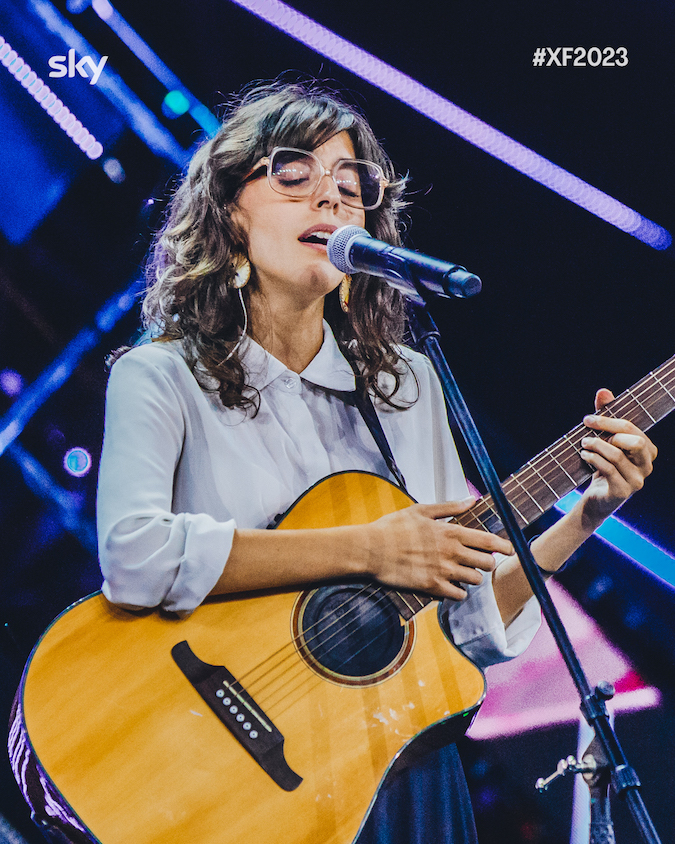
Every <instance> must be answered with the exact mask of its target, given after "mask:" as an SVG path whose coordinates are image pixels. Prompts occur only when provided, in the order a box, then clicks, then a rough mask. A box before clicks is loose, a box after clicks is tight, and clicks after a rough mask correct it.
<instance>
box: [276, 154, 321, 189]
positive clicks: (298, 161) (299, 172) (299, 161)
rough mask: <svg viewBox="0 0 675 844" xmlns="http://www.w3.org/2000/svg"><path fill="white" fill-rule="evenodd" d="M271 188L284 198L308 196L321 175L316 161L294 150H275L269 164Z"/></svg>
mask: <svg viewBox="0 0 675 844" xmlns="http://www.w3.org/2000/svg"><path fill="white" fill-rule="evenodd" d="M270 178H271V180H272V187H273V188H274V189H275V190H276V191H278V192H279V193H283V194H286V196H308V195H309V194H310V193H312V191H313V190H314V188H315V187H316V185H317V181H318V179H320V178H321V174H320V172H319V169H318V167H317V163H316V161H315V160H314V159H313V158H312V156H311V155H308V154H307V153H306V152H302V151H301V150H295V149H279V150H275V152H274V155H273V156H272V161H271V163H270Z"/></svg>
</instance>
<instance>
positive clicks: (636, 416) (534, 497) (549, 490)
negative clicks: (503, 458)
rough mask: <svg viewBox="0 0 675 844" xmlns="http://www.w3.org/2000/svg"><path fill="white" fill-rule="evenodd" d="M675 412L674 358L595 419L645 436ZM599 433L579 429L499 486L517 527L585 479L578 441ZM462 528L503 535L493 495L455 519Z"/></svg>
mask: <svg viewBox="0 0 675 844" xmlns="http://www.w3.org/2000/svg"><path fill="white" fill-rule="evenodd" d="M674 408H675V356H673V357H672V358H670V359H669V360H667V361H666V362H665V363H664V364H662V365H661V366H660V367H658V369H655V370H654V371H653V372H650V373H649V375H646V376H645V377H644V378H642V379H641V380H640V381H638V382H637V384H634V385H633V386H632V387H630V388H629V389H628V390H626V391H625V392H623V393H621V395H620V396H618V397H617V398H616V399H614V401H612V402H610V403H609V404H608V405H605V407H603V409H602V410H601V411H600V413H599V414H598V415H600V416H614V417H616V418H619V419H627V420H628V421H629V422H632V423H633V424H634V425H636V426H637V427H638V428H639V429H640V430H641V431H647V430H648V429H649V428H651V427H652V425H654V424H656V423H657V422H659V421H660V420H661V419H663V418H664V417H665V416H667V415H668V414H669V413H670V412H671V410H673V409H674ZM588 435H591V436H592V435H595V436H598V434H597V433H596V432H595V431H592V430H590V429H589V428H586V427H585V426H584V425H581V424H580V425H577V426H576V427H575V428H572V430H571V431H568V433H567V434H565V436H564V437H561V438H560V439H559V440H557V441H556V442H554V443H553V445H552V446H550V447H549V448H547V449H546V450H545V451H542V452H541V453H540V454H538V455H537V456H536V457H535V458H533V459H532V460H530V461H529V462H528V463H526V464H525V465H524V466H522V467H521V468H520V469H518V471H517V472H514V473H513V474H512V475H510V476H509V477H508V478H507V479H506V480H505V481H504V483H503V484H502V489H503V490H504V492H505V494H506V497H507V499H508V501H509V503H510V504H511V507H512V508H513V511H514V513H515V515H516V518H517V520H518V523H519V524H520V526H521V527H526V526H527V525H529V524H531V523H532V522H534V521H536V519H538V518H539V516H541V515H542V514H544V513H545V512H546V511H547V510H549V509H550V508H551V507H553V505H554V504H556V503H557V502H558V501H560V499H561V498H564V496H565V495H567V494H568V493H569V492H572V490H574V489H576V488H577V487H578V486H580V485H581V484H583V483H584V481H586V480H588V478H590V476H591V474H592V470H591V468H590V467H589V466H588V464H587V463H585V462H584V461H583V460H582V459H581V456H580V451H581V440H582V439H583V437H585V436H588ZM457 521H458V522H459V523H460V524H462V525H464V526H465V527H472V528H479V529H483V530H487V531H489V532H490V533H499V534H504V527H503V525H502V523H501V520H500V518H499V516H498V514H497V511H496V509H495V506H494V502H493V500H492V496H490V495H486V496H484V497H483V498H481V499H480V500H479V501H477V502H476V504H475V505H474V506H473V507H472V508H471V509H470V510H469V511H467V512H466V513H464V514H462V515H461V516H458V517H457Z"/></svg>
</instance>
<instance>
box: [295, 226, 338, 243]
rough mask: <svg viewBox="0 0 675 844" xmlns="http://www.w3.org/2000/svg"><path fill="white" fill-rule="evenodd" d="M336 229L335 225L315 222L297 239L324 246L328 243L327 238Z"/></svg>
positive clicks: (301, 241)
mask: <svg viewBox="0 0 675 844" xmlns="http://www.w3.org/2000/svg"><path fill="white" fill-rule="evenodd" d="M336 230H337V226H331V225H329V224H328V223H317V224H316V225H315V226H310V227H309V228H308V229H306V230H305V231H304V232H303V233H302V234H301V235H300V237H298V240H299V241H300V243H314V244H319V245H320V246H325V245H326V244H327V243H328V238H329V237H330V236H331V235H332V234H333V232H334V231H336Z"/></svg>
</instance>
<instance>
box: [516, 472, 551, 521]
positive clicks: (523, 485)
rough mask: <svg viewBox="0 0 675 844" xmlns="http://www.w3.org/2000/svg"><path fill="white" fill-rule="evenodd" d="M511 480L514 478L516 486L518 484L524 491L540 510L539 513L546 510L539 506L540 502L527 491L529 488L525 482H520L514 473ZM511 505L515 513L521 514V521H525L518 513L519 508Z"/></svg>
mask: <svg viewBox="0 0 675 844" xmlns="http://www.w3.org/2000/svg"><path fill="white" fill-rule="evenodd" d="M513 480H514V481H515V482H516V483H517V484H518V486H519V487H520V488H521V489H522V490H523V492H524V493H525V495H527V497H528V498H529V499H530V500H531V501H532V503H533V504H534V505H535V507H536V508H537V509H538V510H539V512H540V513H545V512H546V511H545V510H544V508H543V507H542V506H541V504H540V503H539V502H538V501H537V499H536V498H535V497H534V495H532V493H531V492H530V491H529V489H528V488H527V487H526V486H525V484H523V483H521V482H520V480H519V479H518V478H517V477H516V476H515V475H514V476H513ZM526 503H527V502H526ZM511 506H512V507H513V509H514V510H515V511H516V513H518V515H519V516H521V518H522V519H523V521H524V522H525V518H524V517H523V516H522V514H521V513H520V510H518V509H517V508H516V506H515V505H514V504H512V505H511ZM521 506H523V505H521Z"/></svg>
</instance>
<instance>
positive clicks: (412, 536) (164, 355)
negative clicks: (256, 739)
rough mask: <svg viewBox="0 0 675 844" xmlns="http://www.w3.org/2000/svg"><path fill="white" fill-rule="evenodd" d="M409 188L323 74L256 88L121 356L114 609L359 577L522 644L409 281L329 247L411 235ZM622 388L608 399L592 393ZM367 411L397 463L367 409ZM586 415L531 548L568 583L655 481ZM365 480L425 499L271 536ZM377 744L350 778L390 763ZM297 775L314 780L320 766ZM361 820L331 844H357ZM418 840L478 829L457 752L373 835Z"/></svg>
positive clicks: (107, 494) (651, 452) (182, 212)
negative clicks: (276, 525)
mask: <svg viewBox="0 0 675 844" xmlns="http://www.w3.org/2000/svg"><path fill="white" fill-rule="evenodd" d="M404 188H405V184H404V180H403V179H400V178H397V176H396V175H395V173H394V170H393V167H392V164H391V162H390V160H389V159H388V158H387V156H386V154H385V152H384V151H383V149H382V148H381V146H380V145H379V143H378V142H377V140H376V138H375V135H374V134H373V132H372V130H371V128H370V127H369V125H368V123H367V122H366V120H365V119H364V118H363V116H362V115H361V114H359V113H358V112H356V111H355V110H354V109H353V108H351V107H350V106H347V105H345V104H344V103H343V102H342V101H341V100H340V99H339V98H338V97H336V96H335V95H334V94H333V93H331V92H327V91H325V90H324V89H323V88H322V87H320V86H319V85H317V84H314V83H311V84H281V83H273V84H268V85H262V86H260V85H258V86H257V87H253V88H250V89H249V90H248V91H246V92H245V93H244V94H243V95H242V96H241V97H239V98H238V99H237V100H236V102H235V103H234V104H233V105H232V107H231V108H230V109H229V111H228V113H227V114H226V116H225V119H224V122H223V124H222V127H221V129H220V131H219V132H218V133H217V134H216V136H215V137H213V138H212V139H210V140H208V141H207V142H206V143H204V144H203V145H202V146H201V148H200V149H199V150H198V151H197V152H196V154H195V155H194V158H193V160H192V162H191V164H190V167H189V170H188V172H187V175H186V176H185V179H184V181H183V182H182V184H181V185H180V187H179V188H178V189H177V191H176V192H175V193H174V195H173V196H172V198H171V200H170V203H169V208H168V212H167V216H166V220H165V223H164V225H163V227H162V229H161V231H160V232H159V233H158V234H157V237H156V240H155V244H154V248H153V250H152V255H151V258H150V260H149V263H148V268H147V273H148V288H147V293H146V296H145V301H144V306H143V315H144V321H145V325H146V327H147V328H148V329H149V330H150V332H151V334H152V342H149V343H146V344H144V345H140V346H137V347H135V348H132V349H130V350H128V349H122V350H119V351H118V352H117V353H116V354H115V355H114V356H113V358H114V363H113V364H112V369H111V374H110V381H109V387H108V395H107V406H106V419H105V437H104V447H103V455H102V459H101V468H100V480H99V493H98V530H99V547H100V560H101V568H102V571H103V576H104V579H105V580H104V586H103V592H104V594H105V596H106V598H107V599H108V600H109V601H111V602H113V603H115V604H117V605H119V606H121V607H124V608H132V609H137V608H146V607H153V608H162V609H163V610H166V611H170V612H172V613H178V614H182V615H188V614H191V613H193V612H194V613H195V616H194V617H195V618H197V617H198V616H197V614H198V613H199V612H200V609H199V606H200V604H201V603H202V602H203V601H204V600H205V599H207V598H208V597H209V596H221V595H231V594H233V593H243V592H248V591H251V590H270V589H288V588H290V587H292V586H300V585H303V584H308V583H312V584H321V583H326V582H333V581H336V580H338V579H340V578H342V579H344V578H354V577H358V578H364V579H368V580H370V581H372V582H374V583H380V584H386V585H389V586H394V587H398V588H400V589H403V590H417V591H418V592H423V593H426V594H428V595H431V596H433V597H434V598H437V599H441V600H442V601H443V602H444V607H443V617H444V622H445V625H446V628H447V633H448V636H450V637H451V638H452V640H453V641H454V642H455V643H456V645H457V646H458V647H459V648H460V649H461V650H462V651H463V652H464V653H465V654H466V655H467V656H468V657H469V658H470V659H471V660H472V661H474V662H475V663H477V664H478V665H480V666H485V665H489V664H491V663H494V662H498V661H501V660H507V659H511V658H512V657H515V656H517V655H518V654H520V653H521V652H522V651H523V650H524V649H525V648H526V647H527V645H528V643H529V642H530V640H531V638H532V636H533V634H534V632H535V631H536V629H537V626H538V623H539V612H538V607H537V606H536V605H535V603H534V601H533V600H530V598H531V592H530V588H529V585H528V583H527V581H526V579H525V577H524V575H523V572H522V571H521V568H520V564H519V562H518V560H517V558H515V557H514V556H512V549H511V547H510V544H509V543H508V542H507V541H505V540H503V539H501V538H499V537H497V536H493V535H491V534H489V533H487V532H484V531H479V530H473V529H470V528H464V527H461V526H458V525H456V524H452V523H448V522H446V521H445V519H446V518H447V517H449V516H454V515H457V514H460V513H462V512H464V511H466V510H467V509H468V508H470V507H471V506H472V504H473V503H474V499H473V498H472V497H471V496H470V495H469V491H468V489H467V484H466V481H465V479H464V475H463V473H462V469H461V466H460V464H459V461H458V457H457V453H456V450H455V447H454V444H453V441H452V438H451V435H450V432H449V428H448V424H447V417H446V410H445V406H444V402H443V398H442V395H441V390H440V387H439V384H438V381H437V379H436V376H435V374H434V372H433V370H432V368H431V365H430V363H429V361H428V360H427V359H426V358H424V357H423V356H421V355H420V354H418V353H416V352H414V351H412V350H410V349H408V348H405V347H403V346H402V345H401V340H402V336H403V330H404V326H405V309H404V302H403V297H402V294H401V293H400V292H399V291H398V290H396V289H393V288H392V287H390V286H388V284H387V283H386V282H385V281H384V280H382V279H380V278H377V277H375V276H371V275H368V274H366V273H363V272H360V273H356V274H354V275H353V276H352V277H351V278H350V277H349V276H347V275H344V274H343V273H342V272H340V271H339V270H338V269H336V268H335V267H334V266H333V265H332V264H331V262H330V261H329V260H328V257H327V254H326V243H327V240H328V238H329V237H330V235H331V234H332V233H333V232H334V231H336V230H337V229H338V228H340V227H342V226H345V225H353V226H358V227H362V228H365V229H366V230H367V231H368V232H369V233H370V234H371V235H372V236H373V237H374V238H377V239H379V240H381V241H385V242H387V243H390V244H393V245H395V246H398V245H400V239H399V213H400V211H401V209H402V208H403V207H404V206H405V204H406V202H405V199H404ZM355 396H360V397H361V398H362V399H363V402H359V401H358V400H356V399H355ZM610 399H611V393H610V392H609V391H608V390H601V391H600V392H599V393H598V395H597V397H596V406H597V407H599V406H601V405H602V404H603V403H606V402H607V401H609V400H610ZM369 402H372V406H374V409H375V415H376V418H377V419H378V420H379V424H380V426H381V430H382V432H383V433H384V438H385V439H386V444H388V447H389V449H390V450H391V453H392V455H393V461H392V460H390V459H389V457H388V455H387V447H386V445H384V446H383V447H382V448H380V447H379V446H378V444H377V443H376V441H375V439H374V436H373V434H372V433H371V430H372V426H371V430H369V426H368V424H367V423H366V421H365V415H367V410H366V409H365V408H367V405H368V403H369ZM364 403H365V408H364ZM586 424H587V425H588V427H589V428H592V429H594V430H596V431H602V432H606V434H607V435H608V439H607V440H604V439H600V438H589V439H588V440H587V441H585V442H584V447H585V452H584V459H585V460H587V461H588V463H589V464H591V465H592V466H593V467H594V469H595V475H594V478H593V480H592V482H591V484H590V486H589V487H588V489H587V490H586V491H585V493H584V495H583V498H582V499H581V501H580V503H579V504H578V505H577V507H576V508H575V509H574V510H573V511H572V512H571V513H570V514H569V515H567V516H565V517H563V519H562V520H560V521H559V522H558V523H557V524H556V525H555V526H554V527H553V528H551V529H550V530H548V531H547V532H546V533H544V534H543V535H542V536H540V537H539V538H538V539H537V540H536V541H535V542H534V544H533V552H534V554H535V557H536V559H537V562H538V564H539V566H540V567H541V568H542V569H544V570H545V571H546V572H547V573H551V574H552V573H554V572H555V571H556V570H557V569H558V568H559V567H560V566H561V565H562V564H563V562H564V561H565V560H566V559H567V557H569V555H570V554H571V553H572V552H573V551H574V550H575V549H576V548H578V546H579V545H580V544H581V543H582V542H583V541H584V540H585V539H586V538H588V537H589V536H590V535H591V533H592V532H593V530H594V529H595V528H597V527H598V526H599V525H600V524H601V522H602V521H603V520H604V519H605V518H606V517H607V516H609V515H610V513H612V512H613V511H614V510H616V509H617V508H618V507H619V506H620V505H621V504H622V503H623V502H624V501H625V500H626V499H627V498H628V497H629V496H630V495H632V493H633V492H635V491H636V490H637V489H639V488H640V487H641V486H642V484H643V481H644V479H645V477H646V476H647V475H649V473H650V472H651V470H652V460H653V459H654V457H655V456H656V449H655V447H654V446H653V444H652V443H651V442H650V440H649V439H648V438H647V437H646V436H645V435H644V434H643V433H642V432H641V431H639V430H638V429H637V428H635V427H634V426H632V425H631V424H629V423H628V422H625V421H622V420H620V419H610V418H600V417H596V416H589V417H587V419H586ZM352 470H356V471H365V472H370V473H374V474H376V475H381V476H383V477H385V478H389V479H394V476H393V475H392V470H394V471H396V470H397V471H398V473H400V474H399V477H401V476H402V478H403V479H404V480H405V484H406V486H407V490H408V492H409V494H410V495H411V496H412V497H413V498H414V499H416V501H417V502H419V503H418V504H415V505H414V506H410V507H408V508H406V509H403V510H399V511H396V512H393V513H388V514H385V515H381V516H380V517H379V518H377V519H376V520H375V521H373V522H371V523H367V524H358V525H342V526H339V527H313V528H310V527H307V528H301V529H296V530H266V528H267V527H268V525H270V523H272V522H273V521H274V519H275V517H276V516H277V515H278V514H282V513H284V512H285V511H286V510H287V509H288V508H289V507H290V506H291V505H292V504H293V502H294V501H296V499H298V498H299V497H300V496H301V495H302V494H303V492H304V491H305V490H307V489H308V488H309V487H311V486H312V485H314V484H316V483H317V482H318V481H320V480H321V479H322V478H324V477H326V476H328V475H331V474H333V473H336V472H345V471H352ZM260 622H261V625H264V624H265V619H264V618H263V619H260ZM249 635H250V639H251V645H253V644H254V643H255V638H256V632H255V630H251V631H249ZM377 689H378V690H379V691H378V694H380V695H384V694H385V689H386V684H384V685H382V686H378V687H377ZM383 699H384V698H383ZM330 715H331V713H330V712H325V711H324V712H322V713H321V714H320V715H317V718H318V717H322V718H330ZM356 717H358V718H361V719H362V718H364V717H366V716H365V714H364V712H360V713H358V714H357V716H356ZM303 727H304V728H305V729H306V730H307V731H311V730H312V724H311V723H310V722H307V723H306V724H304V725H303ZM371 735H372V736H373V741H376V738H375V732H372V733H371ZM180 741H181V737H180V736H179V735H176V736H175V742H180ZM232 745H233V747H234V748H235V749H236V750H237V751H238V750H239V749H240V748H239V745H237V744H236V743H235V742H232ZM362 750H363V759H362V761H361V763H360V764H359V765H356V766H355V767H354V770H355V771H356V770H360V769H363V768H365V767H367V766H370V765H371V764H372V760H373V758H374V754H376V748H375V745H372V746H364V747H363V749H362ZM286 751H287V753H289V754H290V750H289V739H288V737H287V738H286ZM340 751H341V748H339V747H335V748H331V752H334V753H335V754H339V753H340ZM241 752H243V751H241ZM167 753H171V747H167ZM243 770H244V766H242V771H243ZM246 770H248V769H246ZM299 773H300V774H301V775H302V776H303V777H304V780H303V783H302V784H301V785H300V786H299V789H302V788H309V787H310V783H311V782H314V781H315V780H313V779H312V776H311V772H308V771H300V772H299ZM242 775H243V774H242ZM262 776H266V775H262ZM322 776H328V773H327V772H326V771H323V772H322ZM353 779H354V781H353V782H352V783H351V786H352V787H353V788H354V789H359V788H360V783H359V780H358V776H356V777H355V778H353ZM227 786H228V784H227V783H224V784H223V787H224V790H227ZM327 790H328V792H330V786H327ZM329 796H330V795H329ZM320 798H321V800H324V798H325V795H323V793H321V794H319V793H317V796H316V801H317V802H316V803H315V804H313V805H316V807H317V809H316V812H317V813H318V811H319V808H318V807H319V802H318V801H319V800H320ZM120 811H122V808H120ZM262 811H264V809H261V812H262ZM331 817H334V818H339V807H334V815H331ZM361 820H362V818H360V819H357V820H356V823H355V826H354V827H353V829H354V834H353V835H350V837H349V838H344V837H343V838H340V836H339V834H338V833H336V835H335V837H331V838H330V841H331V842H333V841H335V842H336V844H351V841H352V840H353V837H354V835H355V834H356V832H357V831H358V830H359V824H360V822H361ZM341 821H342V819H340V822H341ZM315 822H316V819H315V815H314V814H312V815H311V816H306V817H298V816H295V815H292V816H289V817H287V818H285V819H280V818H270V824H271V827H270V833H269V837H268V838H266V840H267V841H272V840H274V841H277V840H281V839H280V838H279V839H277V838H276V837H274V836H276V835H277V834H280V829H281V828H282V827H284V828H285V829H286V830H290V833H289V835H290V838H289V839H288V840H289V841H301V840H302V841H305V840H310V839H311V840H316V842H317V844H320V842H323V841H324V840H328V839H327V838H326V837H324V838H312V835H311V831H312V830H313V829H314V827H313V824H314V823H315ZM334 822H335V823H336V824H337V823H338V820H335V821H334ZM338 832H339V830H338ZM69 834H70V835H71V837H72V839H73V840H76V839H77V833H76V832H75V831H74V830H70V831H69ZM81 840H86V839H81ZM193 840H194V844H200V841H198V840H197V839H193ZM228 840H229V839H228ZM284 840H285V839H284ZM420 840H424V841H433V842H436V843H437V844H449V843H450V842H452V844H469V842H472V843H473V844H475V842H476V835H475V828H474V822H473V816H472V812H471V807H470V804H469V799H468V793H467V789H466V783H465V781H464V778H463V773H462V770H461V764H460V762H459V758H458V755H457V751H456V749H455V747H454V745H451V746H447V747H444V748H441V749H439V750H437V751H434V752H433V753H431V754H430V755H428V756H426V757H424V758H423V759H422V760H421V761H420V762H418V763H416V764H415V765H414V766H413V767H411V768H409V769H408V770H406V771H404V772H403V773H402V774H401V775H400V776H399V777H398V778H396V779H395V780H394V781H393V782H391V783H390V784H389V783H388V784H387V787H386V788H384V789H382V790H381V791H380V792H379V794H378V797H377V800H376V803H375V806H374V809H373V810H372V812H370V814H369V817H368V820H367V821H366V823H365V825H364V827H363V828H362V829H361V831H360V834H359V837H358V841H359V844H376V842H401V844H405V843H406V842H413V841H420Z"/></svg>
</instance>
